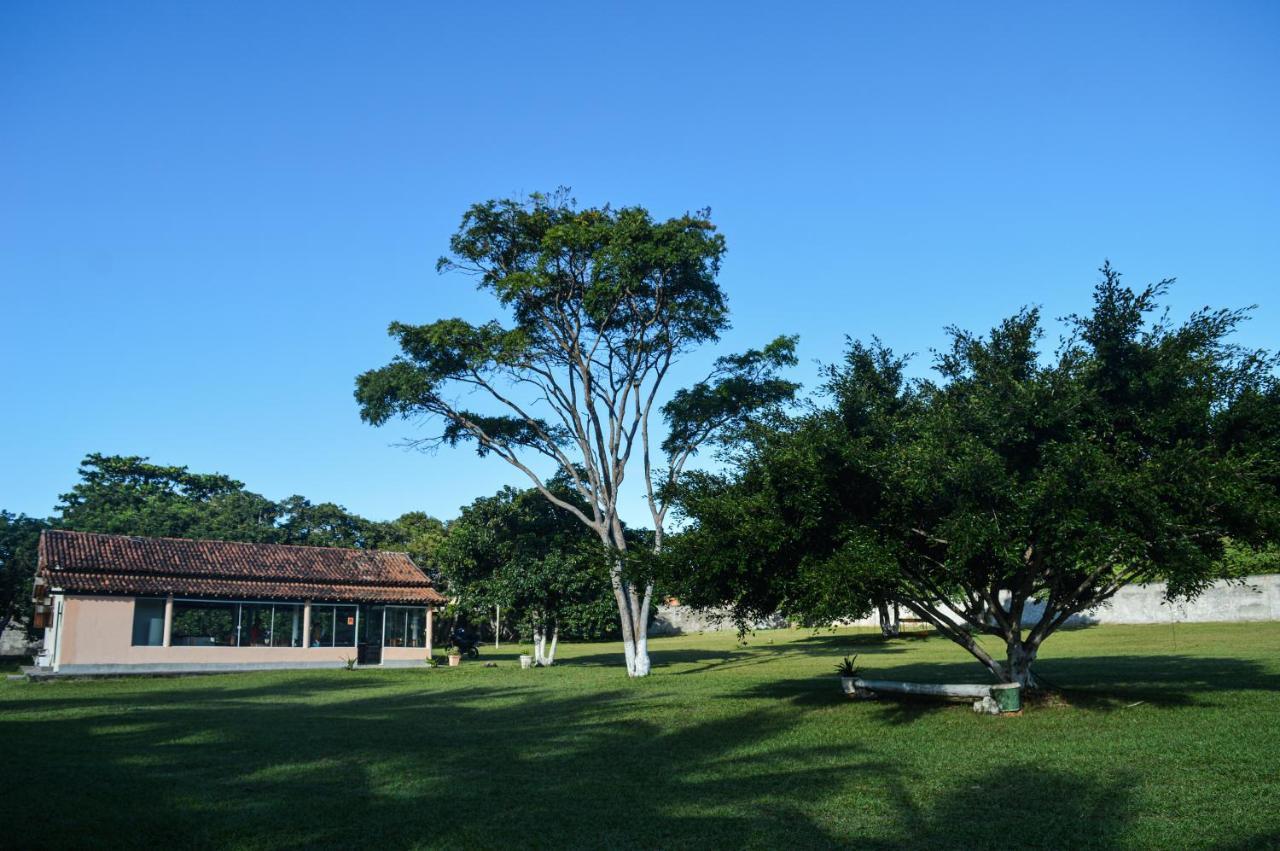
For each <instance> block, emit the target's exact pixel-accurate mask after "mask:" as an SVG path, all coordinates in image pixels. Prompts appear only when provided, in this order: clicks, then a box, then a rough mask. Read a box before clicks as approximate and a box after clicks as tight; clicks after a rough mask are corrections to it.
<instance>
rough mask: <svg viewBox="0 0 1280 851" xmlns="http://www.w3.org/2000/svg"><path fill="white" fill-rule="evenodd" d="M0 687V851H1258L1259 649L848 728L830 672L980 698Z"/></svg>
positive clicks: (1057, 672) (1261, 774) (1270, 651)
mask: <svg viewBox="0 0 1280 851" xmlns="http://www.w3.org/2000/svg"><path fill="white" fill-rule="evenodd" d="M503 650H504V652H503V653H501V654H499V653H495V652H493V651H492V650H489V651H487V652H486V653H485V654H484V658H487V659H493V660H497V661H498V663H499V666H498V667H497V668H484V667H482V666H481V665H480V664H478V663H476V662H468V663H464V665H463V667H461V668H458V669H437V670H399V671H396V670H386V671H381V670H365V671H359V670H358V671H342V670H326V671H314V672H279V673H261V674H229V675H219V676H208V677H185V678H168V679H120V680H102V681H78V682H77V681H66V682H53V683H23V682H4V683H0V754H3V760H4V765H5V774H6V782H5V788H4V791H3V794H2V795H0V825H3V827H0V846H3V847H6V848H14V849H18V848H22V849H26V848H34V847H48V846H69V845H70V846H77V847H83V846H91V845H97V846H112V847H121V846H132V847H147V848H200V847H232V846H234V847H243V848H312V847H325V848H329V847H346V848H351V849H394V848H406V847H475V848H486V847H500V846H518V847H520V846H538V847H546V848H551V847H581V848H602V847H624V846H625V847H643V848H697V849H705V848H712V847H714V848H719V847H729V848H739V847H758V848H765V847H770V848H820V847H830V846H847V845H854V844H856V845H858V846H860V847H870V848H887V847H898V846H901V845H903V844H907V843H911V844H914V845H917V846H918V847H921V848H931V847H940V846H945V847H957V848H983V847H992V848H1009V847H1043V848H1065V847H1069V846H1070V847H1141V848H1240V849H1244V848H1257V847H1268V846H1277V847H1280V623H1268V624H1250V625H1246V624H1233V625H1216V624H1213V625H1182V626H1178V627H1176V628H1174V627H1169V626H1141V627H1137V626H1135V627H1123V626H1111V627H1094V628H1089V629H1082V630H1077V631H1072V632H1066V633H1062V634H1060V635H1058V636H1055V637H1054V638H1053V639H1051V640H1050V642H1049V643H1048V645H1047V646H1046V648H1045V652H1044V654H1043V661H1042V663H1041V665H1040V670H1041V672H1042V673H1043V674H1044V676H1046V677H1047V678H1048V679H1049V680H1050V681H1052V682H1053V683H1054V684H1055V685H1057V686H1059V687H1060V688H1061V689H1063V692H1064V694H1065V696H1066V699H1067V703H1066V704H1064V705H1053V706H1041V707H1037V708H1033V709H1029V710H1028V711H1027V712H1026V713H1025V714H1024V715H1023V716H1022V717H1005V718H993V717H988V716H978V715H975V714H974V713H973V712H972V711H971V710H970V709H969V708H968V706H966V705H963V704H960V705H939V704H933V703H920V704H908V705H903V704H898V703H888V702H884V703H855V702H853V701H850V700H848V699H846V698H845V697H844V696H843V695H842V694H841V693H840V690H839V686H838V682H839V681H838V680H837V679H836V677H835V676H834V675H833V672H832V668H833V666H834V664H835V662H837V661H838V659H839V657H840V656H842V655H843V654H846V653H855V652H856V653H858V654H860V655H859V662H860V663H861V664H862V666H863V667H864V669H865V671H866V674H867V675H868V676H877V677H878V676H884V677H892V678H902V679H920V680H930V681H937V682H965V681H969V682H981V681H983V676H982V671H981V669H980V668H979V667H978V666H977V665H976V664H975V663H971V662H969V661H967V657H966V656H964V655H963V654H962V653H961V651H959V650H958V649H956V648H954V647H953V646H952V645H950V644H948V643H946V642H945V641H943V640H941V639H936V638H934V639H927V640H920V639H915V640H897V641H890V642H885V641H882V640H881V639H880V638H879V637H878V636H874V635H871V634H868V633H865V632H864V633H859V632H854V631H850V630H841V631H839V632H835V633H821V634H816V635H815V634H812V633H808V632H801V631H776V632H761V633H758V634H756V635H755V636H751V637H749V638H748V643H747V644H746V645H745V646H740V645H739V644H738V643H737V642H736V641H735V638H734V637H733V636H732V635H724V634H708V635H700V636H688V637H680V638H670V639H659V640H656V641H654V643H653V652H654V661H655V668H654V673H653V675H652V676H651V677H649V678H647V679H645V680H640V681H630V680H628V679H627V678H626V677H625V675H624V674H623V672H622V669H621V666H620V664H619V655H620V651H619V648H618V647H617V646H615V645H599V644H584V645H568V646H565V647H563V648H562V660H563V661H562V663H559V664H557V665H556V667H554V668H551V669H546V670H532V671H521V670H519V668H518V666H517V665H516V664H515V662H514V656H515V653H516V652H517V651H516V650H515V649H514V648H511V651H510V652H506V651H507V648H503Z"/></svg>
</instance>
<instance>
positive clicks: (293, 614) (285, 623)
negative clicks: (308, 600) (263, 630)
mask: <svg viewBox="0 0 1280 851" xmlns="http://www.w3.org/2000/svg"><path fill="white" fill-rule="evenodd" d="M271 608H272V615H271V646H272V647H301V646H302V606H301V605H299V604H298V603H276V604H275V605H274V606H272V607H271Z"/></svg>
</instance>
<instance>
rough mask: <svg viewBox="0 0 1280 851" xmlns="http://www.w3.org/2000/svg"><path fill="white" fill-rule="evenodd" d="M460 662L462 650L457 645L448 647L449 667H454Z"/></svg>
mask: <svg viewBox="0 0 1280 851" xmlns="http://www.w3.org/2000/svg"><path fill="white" fill-rule="evenodd" d="M461 664H462V651H461V650H459V649H458V648H457V647H452V648H450V649H449V667H450V668H456V667H458V666H459V665H461Z"/></svg>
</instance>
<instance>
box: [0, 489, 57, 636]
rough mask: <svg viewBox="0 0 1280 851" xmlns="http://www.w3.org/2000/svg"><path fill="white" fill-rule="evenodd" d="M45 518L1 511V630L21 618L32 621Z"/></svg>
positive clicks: (45, 525) (26, 621)
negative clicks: (40, 543) (35, 583)
mask: <svg viewBox="0 0 1280 851" xmlns="http://www.w3.org/2000/svg"><path fill="white" fill-rule="evenodd" d="M48 527H49V524H48V522H47V521H45V520H40V519H38V518H35V517H27V516H26V515H24V514H11V513H10V512H8V511H0V633H3V632H4V631H5V629H6V628H7V627H8V626H9V624H10V622H11V621H12V620H13V619H15V618H17V619H19V620H21V621H23V622H25V623H27V624H30V623H31V609H32V604H31V581H32V579H33V578H34V577H35V574H36V548H37V544H38V543H39V541H40V532H41V530H43V529H47V528H48Z"/></svg>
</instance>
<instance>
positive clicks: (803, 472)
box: [682, 265, 1280, 682]
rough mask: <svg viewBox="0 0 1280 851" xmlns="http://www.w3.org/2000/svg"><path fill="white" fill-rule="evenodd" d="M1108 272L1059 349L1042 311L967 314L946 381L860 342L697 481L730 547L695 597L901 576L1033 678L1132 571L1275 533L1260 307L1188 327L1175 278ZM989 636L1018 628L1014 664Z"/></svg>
mask: <svg viewBox="0 0 1280 851" xmlns="http://www.w3.org/2000/svg"><path fill="white" fill-rule="evenodd" d="M1102 274H1103V278H1102V281H1101V283H1099V284H1098V286H1097V288H1096V289H1095V291H1094V304H1093V309H1092V311H1091V312H1090V313H1089V314H1086V315H1083V316H1072V317H1068V320H1067V322H1068V325H1069V328H1070V329H1071V334H1070V336H1069V337H1068V338H1067V339H1066V340H1064V341H1063V343H1062V345H1061V346H1060V347H1059V348H1058V350H1057V351H1056V352H1055V353H1054V354H1053V355H1052V356H1049V357H1046V356H1044V355H1043V354H1042V353H1041V351H1040V348H1039V342H1040V340H1041V336H1042V332H1041V325H1040V316H1039V312H1038V311H1037V310H1035V309H1026V310H1023V311H1021V312H1019V313H1018V314H1016V315H1014V316H1012V317H1009V318H1008V319H1006V320H1004V321H1003V322H1001V323H999V324H998V325H997V326H996V327H995V328H993V329H992V330H991V332H990V333H989V334H987V335H986V336H979V335H975V334H972V333H969V332H966V331H962V330H959V329H950V336H951V345H950V346H949V348H948V349H946V350H945V351H943V352H942V353H940V354H939V355H938V357H937V360H936V363H935V368H936V371H937V373H938V379H937V380H920V381H909V380H907V379H905V377H904V368H905V365H906V361H905V360H904V359H902V358H899V357H897V356H895V355H894V354H893V353H892V352H891V351H889V350H888V349H887V348H885V347H884V346H883V345H881V344H880V343H879V342H878V341H877V342H873V343H872V344H870V345H864V344H861V343H852V344H851V345H850V347H849V350H848V354H847V356H846V359H845V362H844V363H843V364H841V365H840V366H838V367H836V368H834V369H832V370H830V372H829V376H828V378H829V382H828V391H829V393H830V396H831V398H832V399H833V401H834V405H833V406H831V407H830V408H827V409H825V410H822V411H818V412H815V413H812V414H809V415H807V416H805V417H802V418H798V419H797V420H795V421H793V422H791V423H790V424H788V425H787V426H786V427H785V428H781V429H778V430H774V431H772V432H768V433H764V434H762V435H760V436H759V437H758V439H757V440H756V441H755V442H754V443H753V444H752V445H751V446H750V447H749V448H748V450H747V451H746V452H744V454H743V463H742V465H741V468H740V469H739V470H738V471H737V472H736V473H735V474H734V475H732V476H729V477H719V478H717V477H702V478H701V479H695V480H693V481H692V482H691V483H690V487H688V488H687V489H685V491H684V492H683V493H682V505H683V508H684V510H685V512H686V513H687V514H688V515H689V517H690V518H691V519H692V521H693V524H692V527H691V530H690V534H689V540H688V542H687V543H685V544H682V547H685V548H687V550H688V554H687V555H686V556H685V557H684V559H683V563H685V564H686V565H688V564H692V563H693V562H694V561H697V562H698V563H699V564H700V565H704V566H705V565H706V564H713V565H718V569H717V570H712V571H710V574H711V576H714V577H718V578H716V579H714V580H713V579H712V578H711V576H708V575H707V571H706V570H705V567H704V568H703V569H702V573H703V576H702V578H701V579H700V580H698V581H699V582H701V583H703V585H702V587H701V588H700V589H699V587H698V585H697V583H696V582H695V583H694V584H693V591H694V592H695V596H696V595H697V592H699V591H701V596H702V598H703V599H704V600H711V599H713V598H714V597H716V596H719V597H720V598H721V599H727V600H730V601H732V602H734V603H736V604H737V605H739V606H740V607H742V608H743V609H754V610H755V611H756V612H759V611H760V610H763V609H766V608H767V607H768V606H770V605H781V606H783V607H784V608H786V609H787V610H788V611H790V612H791V613H793V614H797V615H799V616H801V617H805V618H808V619H811V620H823V619H828V618H831V617H833V616H835V615H838V614H839V613H841V612H843V614H844V615H845V616H856V615H859V614H861V613H863V612H865V610H866V609H867V608H868V606H869V603H870V601H871V600H872V599H874V598H875V597H876V596H878V595H884V594H887V595H889V596H891V597H892V598H894V599H897V600H900V601H901V602H902V603H903V604H904V605H906V606H907V607H909V608H910V609H912V610H913V611H914V612H915V614H916V615H918V616H919V617H921V618H924V619H925V620H928V621H930V622H932V623H934V625H935V626H937V628H938V629H939V630H940V631H941V632H943V633H944V634H946V635H948V636H949V637H950V638H952V639H953V640H955V641H956V642H957V643H959V644H961V645H962V646H964V647H966V649H968V650H969V651H970V652H972V653H973V654H974V655H975V656H976V657H978V658H979V660H980V661H982V662H983V663H984V664H985V665H987V667H989V668H990V669H991V670H992V671H993V673H995V674H996V675H997V676H1000V677H1003V678H1009V677H1015V678H1017V679H1019V680H1020V681H1024V682H1028V681H1030V680H1029V675H1028V674H1027V671H1026V666H1027V665H1028V664H1029V660H1031V659H1034V656H1035V652H1036V650H1037V648H1038V647H1039V645H1040V644H1041V643H1042V642H1043V641H1044V640H1045V639H1046V638H1047V637H1048V636H1049V635H1050V634H1052V633H1053V632H1054V631H1055V630H1056V629H1058V628H1059V627H1061V626H1062V625H1063V624H1064V623H1065V622H1066V621H1067V619H1068V618H1070V617H1071V616H1072V615H1073V614H1077V613H1079V612H1082V611H1086V610H1088V609H1091V608H1093V607H1096V606H1097V605H1099V604H1101V603H1103V602H1105V601H1106V600H1108V599H1109V598H1110V597H1111V596H1112V595H1114V594H1115V592H1116V591H1117V590H1118V589H1119V588H1121V587H1123V586H1124V585H1126V584H1129V583H1135V582H1141V583H1146V582H1155V581H1163V582H1166V583H1168V593H1169V595H1170V596H1171V597H1188V596H1194V595H1195V594H1197V593H1199V592H1201V591H1202V590H1203V589H1204V588H1206V587H1207V586H1208V585H1209V584H1210V583H1211V582H1213V581H1214V580H1215V579H1217V578H1220V577H1222V576H1224V575H1226V574H1228V573H1229V572H1231V571H1230V570H1228V568H1227V567H1226V566H1225V563H1224V560H1223V556H1224V541H1225V540H1226V539H1228V538H1230V539H1232V541H1233V542H1234V546H1236V547H1246V548H1247V547H1260V546H1264V545H1265V544H1266V543H1267V542H1268V541H1275V540H1276V539H1277V530H1278V529H1280V501H1278V500H1277V490H1276V482H1277V464H1278V463H1280V461H1278V459H1280V452H1278V451H1277V450H1280V443H1278V442H1277V440H1276V433H1277V432H1276V428H1275V426H1274V417H1275V414H1276V412H1277V407H1276V399H1277V392H1276V380H1275V377H1274V369H1275V365H1276V361H1275V359H1274V357H1273V356H1272V355H1270V354H1268V353H1265V352H1256V351H1250V350H1245V349H1242V348H1239V347H1237V346H1235V345H1233V344H1232V343H1231V342H1230V339H1229V338H1230V335H1231V333H1232V332H1233V331H1234V330H1235V328H1236V327H1237V326H1238V325H1239V323H1240V322H1241V321H1243V320H1244V318H1245V317H1246V315H1247V313H1246V312H1244V311H1230V310H1208V309H1206V310H1203V311H1199V312H1197V313H1195V314H1193V315H1192V316H1191V317H1190V318H1188V319H1187V320H1186V321H1185V322H1183V323H1182V324H1174V323H1172V322H1171V321H1170V320H1169V318H1168V317H1167V315H1165V314H1163V313H1161V312H1160V310H1159V306H1158V303H1159V299H1160V297H1161V296H1162V295H1163V294H1164V292H1165V290H1166V288H1167V287H1168V285H1169V282H1167V281H1166V282H1161V283H1158V284H1155V285H1152V286H1148V287H1145V288H1143V289H1140V290H1132V289H1129V288H1128V287H1126V286H1124V285H1123V284H1122V283H1121V281H1120V276H1119V274H1118V273H1117V272H1115V271H1114V270H1113V269H1111V267H1110V266H1109V265H1108V266H1104V267H1103V269H1102ZM974 634H977V635H979V636H982V635H987V636H993V637H995V638H996V639H998V640H999V641H1001V642H1003V643H1004V644H1005V645H1006V649H1007V654H1008V659H1009V663H1008V667H1005V666H1002V665H1001V664H1000V663H999V662H998V661H996V660H995V659H994V658H992V657H991V656H990V655H989V654H988V652H987V651H986V650H985V648H984V647H983V645H982V644H981V642H980V641H977V640H975V638H974ZM1015 669H1016V670H1015Z"/></svg>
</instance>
